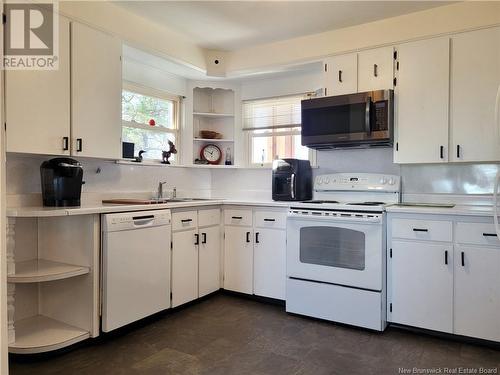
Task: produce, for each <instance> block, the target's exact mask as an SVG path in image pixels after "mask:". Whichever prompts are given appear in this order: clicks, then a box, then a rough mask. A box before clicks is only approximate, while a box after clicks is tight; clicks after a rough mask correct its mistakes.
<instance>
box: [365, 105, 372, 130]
mask: <svg viewBox="0 0 500 375" xmlns="http://www.w3.org/2000/svg"><path fill="white" fill-rule="evenodd" d="M371 107H372V98H371V96H368V97H366V106H365V130H366V134H368V136H369V135H371V133H372V124H371V113H370V112H371Z"/></svg>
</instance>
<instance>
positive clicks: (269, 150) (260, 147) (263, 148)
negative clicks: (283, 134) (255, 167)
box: [251, 137, 273, 164]
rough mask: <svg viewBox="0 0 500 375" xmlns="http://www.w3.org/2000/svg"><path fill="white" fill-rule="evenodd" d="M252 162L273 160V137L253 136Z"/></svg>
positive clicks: (259, 162) (260, 162) (261, 162)
mask: <svg viewBox="0 0 500 375" xmlns="http://www.w3.org/2000/svg"><path fill="white" fill-rule="evenodd" d="M251 151H252V163H254V164H267V163H272V161H273V137H252V150H251Z"/></svg>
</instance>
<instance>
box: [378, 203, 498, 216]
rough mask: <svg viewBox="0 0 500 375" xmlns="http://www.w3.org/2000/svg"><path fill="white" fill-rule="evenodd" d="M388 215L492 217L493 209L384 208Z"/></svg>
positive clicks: (478, 206)
mask: <svg viewBox="0 0 500 375" xmlns="http://www.w3.org/2000/svg"><path fill="white" fill-rule="evenodd" d="M386 211H387V212H389V213H412V214H431V215H468V216H492V215H493V207H492V206H487V205H456V206H454V207H425V206H402V205H393V206H388V207H386Z"/></svg>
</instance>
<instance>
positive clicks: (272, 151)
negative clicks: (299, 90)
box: [243, 94, 315, 166]
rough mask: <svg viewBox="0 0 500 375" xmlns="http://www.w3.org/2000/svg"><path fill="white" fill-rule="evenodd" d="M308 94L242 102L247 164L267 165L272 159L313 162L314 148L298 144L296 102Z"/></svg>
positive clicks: (299, 140)
mask: <svg viewBox="0 0 500 375" xmlns="http://www.w3.org/2000/svg"><path fill="white" fill-rule="evenodd" d="M309 95H310V94H300V95H289V96H280V97H274V98H267V99H258V100H246V101H243V130H244V131H245V132H246V133H247V139H248V150H249V160H248V162H249V164H250V165H253V166H270V165H271V164H272V161H273V160H274V159H279V158H297V159H306V160H307V159H308V160H311V161H313V158H314V156H315V155H314V151H313V150H310V149H309V148H307V147H304V146H302V145H301V139H300V129H301V111H300V102H301V100H302V99H306V98H308V97H309Z"/></svg>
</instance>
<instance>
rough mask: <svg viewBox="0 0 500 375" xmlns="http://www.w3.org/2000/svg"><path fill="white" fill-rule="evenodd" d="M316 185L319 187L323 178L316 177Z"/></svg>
mask: <svg viewBox="0 0 500 375" xmlns="http://www.w3.org/2000/svg"><path fill="white" fill-rule="evenodd" d="M316 183H317V184H318V185H321V184H322V183H323V177H318V179H317V181H316Z"/></svg>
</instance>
